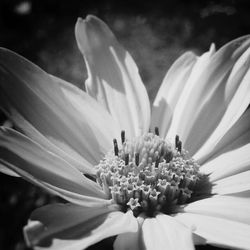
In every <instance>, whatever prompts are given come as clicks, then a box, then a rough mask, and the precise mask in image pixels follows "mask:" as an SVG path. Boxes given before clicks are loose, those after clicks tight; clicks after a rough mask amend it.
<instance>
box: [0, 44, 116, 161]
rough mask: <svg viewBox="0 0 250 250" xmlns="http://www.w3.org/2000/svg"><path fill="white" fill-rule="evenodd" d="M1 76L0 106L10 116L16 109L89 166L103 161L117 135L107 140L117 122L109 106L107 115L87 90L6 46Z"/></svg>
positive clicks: (0, 52) (0, 64)
mask: <svg viewBox="0 0 250 250" xmlns="http://www.w3.org/2000/svg"><path fill="white" fill-rule="evenodd" d="M0 76H1V81H0V89H1V91H0V105H1V106H2V108H3V109H5V112H6V113H7V114H8V115H9V116H10V119H11V118H12V117H11V116H14V114H13V113H12V111H13V109H14V111H16V112H17V113H19V114H20V116H22V117H23V118H24V119H25V120H27V121H28V122H29V123H30V124H32V126H33V127H35V128H36V129H37V130H38V131H39V132H40V133H41V134H43V135H44V136H45V137H46V138H47V139H49V140H50V141H51V142H52V143H54V144H56V145H57V146H58V147H59V148H60V147H63V150H64V151H66V152H67V153H68V154H69V155H71V156H72V157H75V156H77V159H78V160H82V162H88V163H89V165H90V164H97V163H98V162H99V160H100V158H101V157H102V155H101V153H104V152H103V148H104V147H106V151H107V150H109V147H110V145H111V144H112V139H113V137H112V138H110V141H111V142H110V141H107V137H106V136H105V134H106V132H107V131H110V130H112V128H114V126H113V125H114V123H112V122H110V121H111V120H112V119H111V117H110V119H109V118H108V117H109V116H110V115H109V114H108V113H107V112H106V111H105V109H102V111H103V114H100V113H99V112H98V111H100V110H101V108H100V107H99V108H98V110H95V108H96V107H97V106H99V105H98V104H97V103H96V104H94V103H95V101H94V100H91V98H90V97H89V96H88V95H87V94H86V93H84V92H82V91H81V90H80V89H77V88H76V87H73V86H71V85H70V84H68V83H66V82H64V81H62V80H59V79H57V78H55V77H52V76H50V75H48V74H46V73H45V72H44V71H42V70H41V69H40V68H39V67H37V66H36V65H34V64H32V63H31V62H29V61H28V60H26V59H24V58H23V57H21V56H19V55H17V54H15V53H14V52H11V51H9V50H6V49H0ZM73 97H75V98H76V99H77V101H74V102H73V101H72V98H73ZM77 105H78V107H79V105H82V106H83V107H82V109H80V108H76V106H77ZM90 114H92V116H90ZM97 117H98V118H99V119H97ZM105 118H107V119H105ZM13 119H14V118H13ZM95 123H96V124H98V125H96V126H93V124H95ZM100 124H101V125H102V126H101V125H100ZM101 128H103V129H101ZM22 129H24V130H25V128H22ZM114 131H116V129H115V128H114ZM101 134H103V136H100V135H101ZM97 136H98V138H97ZM100 137H101V138H100ZM86 141H87V142H88V143H86ZM64 145H65V146H64ZM106 151H105V152H106ZM72 152H74V154H72Z"/></svg>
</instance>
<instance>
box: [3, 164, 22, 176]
mask: <svg viewBox="0 0 250 250" xmlns="http://www.w3.org/2000/svg"><path fill="white" fill-rule="evenodd" d="M0 172H1V173H3V174H7V175H10V176H13V177H20V176H19V175H18V174H17V173H15V172H14V171H12V170H10V169H9V168H7V167H6V166H4V165H3V164H1V163H0Z"/></svg>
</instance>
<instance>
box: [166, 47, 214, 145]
mask: <svg viewBox="0 0 250 250" xmlns="http://www.w3.org/2000/svg"><path fill="white" fill-rule="evenodd" d="M214 52H215V47H214V45H213V44H212V45H211V47H210V50H209V52H206V53H204V54H203V55H202V56H200V57H198V58H197V62H196V63H195V65H194V66H193V69H192V72H191V74H190V76H189V78H188V80H187V83H186V84H185V87H184V89H183V91H182V93H181V95H180V96H179V99H178V102H177V104H176V106H175V109H174V115H173V118H172V123H171V126H170V129H169V131H168V134H167V137H169V138H172V139H173V138H174V137H175V135H177V134H178V135H180V137H181V139H182V140H183V138H184V136H185V137H186V132H185V123H187V122H190V120H191V119H192V116H191V117H189V116H188V117H185V115H186V112H187V110H188V109H189V102H190V100H191V99H193V98H197V97H198V94H199V91H200V90H199V91H198V89H199V88H200V87H201V83H200V82H198V79H199V77H201V76H202V75H203V72H204V71H205V70H206V69H207V66H208V64H209V62H210V60H211V57H212V55H213V54H214ZM196 95H197V96H196ZM196 108H197V107H196Z"/></svg>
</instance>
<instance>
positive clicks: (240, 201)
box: [183, 195, 250, 224]
mask: <svg viewBox="0 0 250 250" xmlns="http://www.w3.org/2000/svg"><path fill="white" fill-rule="evenodd" d="M249 208H250V200H249V199H247V198H241V197H232V196H219V195H216V196H213V197H211V198H207V199H203V200H199V201H196V202H192V203H190V204H188V205H187V206H185V207H184V208H183V211H184V212H187V213H195V214H202V215H207V216H212V217H217V218H224V219H228V220H232V221H236V222H241V223H246V224H250V213H249Z"/></svg>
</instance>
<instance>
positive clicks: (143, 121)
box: [75, 16, 150, 138]
mask: <svg viewBox="0 0 250 250" xmlns="http://www.w3.org/2000/svg"><path fill="white" fill-rule="evenodd" d="M75 34H76V40H77V44H78V47H79V49H80V51H81V52H82V54H83V56H84V59H85V62H86V65H87V71H88V79H87V81H86V82H85V85H86V90H87V92H88V93H89V94H90V95H91V96H92V97H94V98H95V99H96V100H98V101H99V102H100V103H101V104H102V105H103V106H104V107H106V109H107V110H108V111H109V112H110V113H111V114H112V116H113V117H114V118H115V119H116V121H117V122H118V123H119V125H120V129H124V130H126V133H127V135H128V137H130V138H131V137H134V136H138V135H141V134H142V133H144V132H147V131H148V129H149V122H150V105H149V99H148V95H147V91H146V89H145V87H144V85H143V83H142V81H141V78H140V76H139V73H138V69H137V66H136V64H135V62H134V61H133V59H132V57H131V56H130V54H129V53H128V52H127V51H125V50H124V49H123V48H122V47H121V46H120V45H119V43H118V42H117V40H116V38H115V36H114V34H113V33H112V32H111V30H110V29H109V28H108V26H107V25H106V24H105V23H104V22H102V21H101V20H100V19H98V18H97V17H94V16H87V18H86V19H85V20H82V19H81V18H79V19H78V21H77V23H76V27H75Z"/></svg>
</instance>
